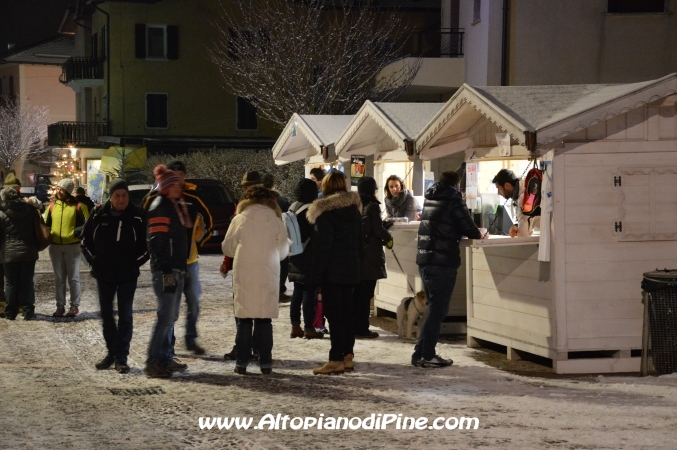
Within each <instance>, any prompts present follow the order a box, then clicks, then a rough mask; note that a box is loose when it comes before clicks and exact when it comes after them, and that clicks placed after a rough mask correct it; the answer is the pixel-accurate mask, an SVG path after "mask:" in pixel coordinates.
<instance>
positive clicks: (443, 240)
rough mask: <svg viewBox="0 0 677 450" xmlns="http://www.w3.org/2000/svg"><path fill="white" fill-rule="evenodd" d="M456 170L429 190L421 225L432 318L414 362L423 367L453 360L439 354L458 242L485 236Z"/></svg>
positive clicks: (420, 256)
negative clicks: (476, 220)
mask: <svg viewBox="0 0 677 450" xmlns="http://www.w3.org/2000/svg"><path fill="white" fill-rule="evenodd" d="M458 183H459V176H458V174H457V173H456V172H444V173H443V174H442V175H441V177H440V181H438V182H437V183H435V184H433V185H432V186H431V187H430V188H428V190H427V191H426V193H425V203H424V205H423V212H422V213H421V224H420V225H419V228H418V252H417V255H416V264H418V266H419V267H418V269H419V273H420V275H421V281H423V288H424V290H425V294H426V296H427V298H428V317H427V318H426V320H425V322H424V323H423V326H422V327H421V331H420V337H419V339H418V342H417V343H416V347H415V348H414V354H413V355H412V357H411V363H412V364H413V365H414V366H422V367H445V366H450V365H451V364H452V363H453V361H452V360H450V359H448V360H447V359H443V358H441V357H440V356H437V355H436V354H435V346H436V345H437V340H438V339H439V334H440V327H441V326H442V320H443V319H444V318H445V317H446V316H447V312H448V311H449V301H450V300H451V294H452V292H453V291H454V285H455V284H456V270H457V269H458V267H459V266H460V265H461V252H460V250H459V247H458V244H459V241H460V240H461V239H462V238H463V236H467V237H469V238H471V239H481V238H482V234H481V233H480V230H479V229H478V228H477V227H476V226H475V224H474V223H473V221H472V218H471V217H470V213H469V212H468V208H467V207H466V206H465V203H464V202H463V198H462V197H461V191H459V189H458Z"/></svg>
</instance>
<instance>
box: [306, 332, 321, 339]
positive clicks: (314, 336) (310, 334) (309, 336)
mask: <svg viewBox="0 0 677 450" xmlns="http://www.w3.org/2000/svg"><path fill="white" fill-rule="evenodd" d="M303 337H304V338H306V339H322V338H323V337H324V334H323V333H320V332H317V331H306V332H304V333H303Z"/></svg>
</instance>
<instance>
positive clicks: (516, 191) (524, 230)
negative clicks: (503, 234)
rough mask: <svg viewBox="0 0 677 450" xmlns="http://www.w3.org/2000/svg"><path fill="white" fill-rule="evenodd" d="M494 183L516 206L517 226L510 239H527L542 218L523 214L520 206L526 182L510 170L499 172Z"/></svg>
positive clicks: (512, 229) (503, 195) (500, 192)
mask: <svg viewBox="0 0 677 450" xmlns="http://www.w3.org/2000/svg"><path fill="white" fill-rule="evenodd" d="M491 182H492V183H494V184H495V185H496V189H498V193H499V194H500V195H501V197H503V198H505V199H506V200H512V203H513V205H515V206H516V208H515V209H516V211H517V213H516V214H517V224H516V225H513V226H512V227H511V228H510V237H527V236H531V234H532V233H533V232H534V224H535V223H536V222H537V221H540V217H534V218H531V217H528V216H525V215H524V214H522V211H521V208H520V206H521V205H522V197H523V196H524V180H520V179H519V178H517V176H516V175H515V172H513V171H512V170H510V169H501V170H499V171H498V173H497V174H496V176H495V177H494V179H493V180H491Z"/></svg>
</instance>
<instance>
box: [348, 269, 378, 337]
mask: <svg viewBox="0 0 677 450" xmlns="http://www.w3.org/2000/svg"><path fill="white" fill-rule="evenodd" d="M374 290H376V280H362V281H360V284H358V285H357V286H355V290H354V291H353V324H354V327H355V336H366V335H367V334H369V314H370V313H371V299H372V298H373V297H374Z"/></svg>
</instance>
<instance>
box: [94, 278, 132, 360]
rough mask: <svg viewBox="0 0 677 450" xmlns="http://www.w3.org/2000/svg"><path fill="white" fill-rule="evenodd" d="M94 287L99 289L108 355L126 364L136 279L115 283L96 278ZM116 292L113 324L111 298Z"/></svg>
mask: <svg viewBox="0 0 677 450" xmlns="http://www.w3.org/2000/svg"><path fill="white" fill-rule="evenodd" d="M96 288H97V290H98V291H99V306H100V307H101V320H102V322H103V338H104V340H105V341H106V348H107V349H108V356H112V357H113V358H114V359H115V362H118V363H121V364H127V356H129V343H130V342H131V341H132V332H133V326H134V322H133V315H132V310H133V305H134V293H135V292H136V280H134V281H127V282H125V283H115V282H107V281H100V280H97V282H96ZM116 293H117V299H118V323H117V325H116V324H115V317H114V313H113V300H114V298H115V294H116Z"/></svg>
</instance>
